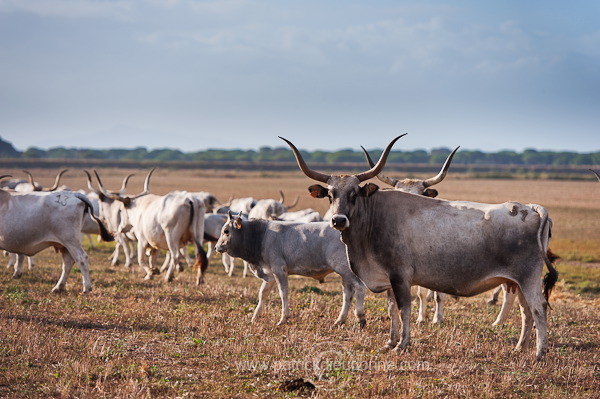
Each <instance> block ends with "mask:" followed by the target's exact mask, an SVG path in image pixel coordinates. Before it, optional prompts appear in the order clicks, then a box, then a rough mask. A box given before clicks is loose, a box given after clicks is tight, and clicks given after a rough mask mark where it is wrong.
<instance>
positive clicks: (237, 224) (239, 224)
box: [233, 218, 242, 230]
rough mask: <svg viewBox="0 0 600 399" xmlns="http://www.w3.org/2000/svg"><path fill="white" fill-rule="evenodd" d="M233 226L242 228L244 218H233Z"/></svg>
mask: <svg viewBox="0 0 600 399" xmlns="http://www.w3.org/2000/svg"><path fill="white" fill-rule="evenodd" d="M233 227H234V228H236V229H238V230H239V229H241V228H242V218H235V219H233Z"/></svg>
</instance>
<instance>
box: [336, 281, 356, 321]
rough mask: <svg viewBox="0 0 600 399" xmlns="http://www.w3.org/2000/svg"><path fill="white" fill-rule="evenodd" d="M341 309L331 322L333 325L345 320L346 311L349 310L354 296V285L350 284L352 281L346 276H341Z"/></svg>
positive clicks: (346, 316)
mask: <svg viewBox="0 0 600 399" xmlns="http://www.w3.org/2000/svg"><path fill="white" fill-rule="evenodd" d="M342 289H343V294H342V309H341V310H340V314H339V316H338V318H337V320H336V321H335V323H333V325H334V327H335V326H340V325H342V324H344V323H345V322H346V319H347V318H348V311H349V310H350V305H351V304H352V297H353V296H354V287H353V286H352V282H351V281H349V280H348V278H347V277H343V278H342Z"/></svg>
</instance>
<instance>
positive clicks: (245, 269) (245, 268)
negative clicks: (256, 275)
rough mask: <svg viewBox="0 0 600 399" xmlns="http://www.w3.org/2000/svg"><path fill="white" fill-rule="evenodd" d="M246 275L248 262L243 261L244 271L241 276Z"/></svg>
mask: <svg viewBox="0 0 600 399" xmlns="http://www.w3.org/2000/svg"><path fill="white" fill-rule="evenodd" d="M232 259H233V258H232ZM246 276H248V262H246V261H244V273H243V274H242V277H244V278H245V277H246Z"/></svg>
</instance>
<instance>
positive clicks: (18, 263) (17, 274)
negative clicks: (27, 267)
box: [9, 253, 25, 278]
mask: <svg viewBox="0 0 600 399" xmlns="http://www.w3.org/2000/svg"><path fill="white" fill-rule="evenodd" d="M10 259H11V262H13V267H14V272H13V275H12V277H13V278H21V275H22V274H23V260H25V255H21V254H12V253H11V254H10ZM13 259H14V260H13ZM9 264H10V262H9Z"/></svg>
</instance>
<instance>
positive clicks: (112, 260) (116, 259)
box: [109, 234, 122, 266]
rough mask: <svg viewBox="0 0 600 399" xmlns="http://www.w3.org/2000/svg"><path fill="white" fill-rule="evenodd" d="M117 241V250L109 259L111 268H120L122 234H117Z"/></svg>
mask: <svg viewBox="0 0 600 399" xmlns="http://www.w3.org/2000/svg"><path fill="white" fill-rule="evenodd" d="M115 241H116V243H115V250H114V251H113V253H112V254H111V255H110V256H109V258H110V265H111V266H118V265H119V252H120V249H121V247H122V244H121V238H120V234H117V236H116V237H115Z"/></svg>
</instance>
